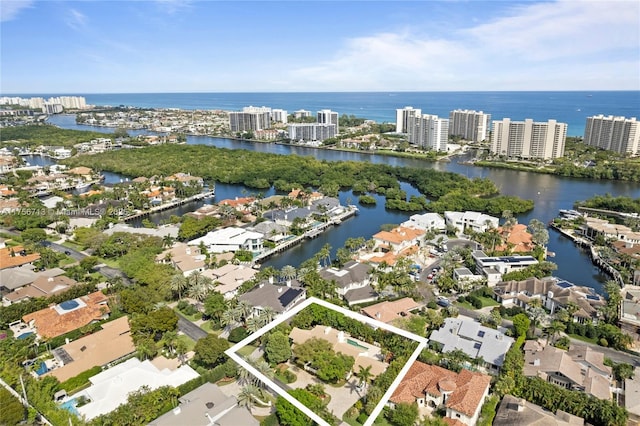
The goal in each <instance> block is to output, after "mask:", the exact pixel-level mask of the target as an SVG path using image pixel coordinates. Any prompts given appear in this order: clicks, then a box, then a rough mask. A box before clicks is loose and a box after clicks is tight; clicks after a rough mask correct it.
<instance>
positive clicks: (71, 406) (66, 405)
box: [60, 398, 80, 417]
mask: <svg viewBox="0 0 640 426" xmlns="http://www.w3.org/2000/svg"><path fill="white" fill-rule="evenodd" d="M76 405H78V400H77V399H76V398H71V399H69V400H67V401H65V402H63V403H62V404H60V408H63V409H65V410H67V411H68V412H70V413H71V414H75V415H76V416H78V417H80V413H79V412H78V409H77V408H76Z"/></svg>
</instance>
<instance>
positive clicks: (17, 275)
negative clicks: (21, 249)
mask: <svg viewBox="0 0 640 426" xmlns="http://www.w3.org/2000/svg"><path fill="white" fill-rule="evenodd" d="M62 274H64V270H63V269H60V268H52V269H46V270H44V271H41V272H34V268H33V266H32V265H24V266H19V267H16V268H8V269H2V270H0V293H2V294H3V295H4V294H7V293H11V292H12V291H14V290H17V289H19V288H21V287H24V286H27V285H29V284H31V283H32V282H34V281H35V280H36V279H38V278H40V277H45V278H50V277H57V276H59V275H62Z"/></svg>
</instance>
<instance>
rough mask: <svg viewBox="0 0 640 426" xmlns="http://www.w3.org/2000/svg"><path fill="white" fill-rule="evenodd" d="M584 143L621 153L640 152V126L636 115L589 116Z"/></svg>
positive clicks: (635, 153)
mask: <svg viewBox="0 0 640 426" xmlns="http://www.w3.org/2000/svg"><path fill="white" fill-rule="evenodd" d="M584 143H586V144H587V145H591V146H595V147H598V148H601V149H608V150H611V151H615V152H617V153H619V154H623V155H624V154H628V155H639V154H640V126H639V122H638V121H636V118H635V117H632V118H625V117H613V116H611V115H609V116H607V117H605V116H603V115H602V114H601V115H596V116H593V117H587V125H586V127H585V129H584Z"/></svg>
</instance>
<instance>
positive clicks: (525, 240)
mask: <svg viewBox="0 0 640 426" xmlns="http://www.w3.org/2000/svg"><path fill="white" fill-rule="evenodd" d="M497 231H498V233H499V234H500V235H502V236H503V238H504V237H506V238H505V241H504V244H501V245H497V246H496V247H495V250H496V251H499V252H503V251H508V252H510V253H528V252H530V251H532V250H533V249H534V247H535V244H533V235H531V234H530V233H529V231H527V225H523V224H521V223H516V224H515V225H513V226H512V227H511V229H508V230H507V229H505V228H503V227H498V229H497Z"/></svg>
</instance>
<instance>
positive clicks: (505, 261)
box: [472, 250, 538, 287]
mask: <svg viewBox="0 0 640 426" xmlns="http://www.w3.org/2000/svg"><path fill="white" fill-rule="evenodd" d="M472 256H473V260H474V261H475V262H476V272H477V273H478V274H482V275H484V276H485V277H487V285H488V286H489V287H493V286H494V285H495V284H496V283H497V282H498V281H499V280H501V279H502V275H504V274H506V273H509V272H512V271H517V270H519V269H524V268H526V267H528V266H531V265H536V264H538V260H537V259H535V258H534V257H533V256H487V255H486V254H485V253H484V252H483V251H481V250H475V251H474V252H473V253H472Z"/></svg>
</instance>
